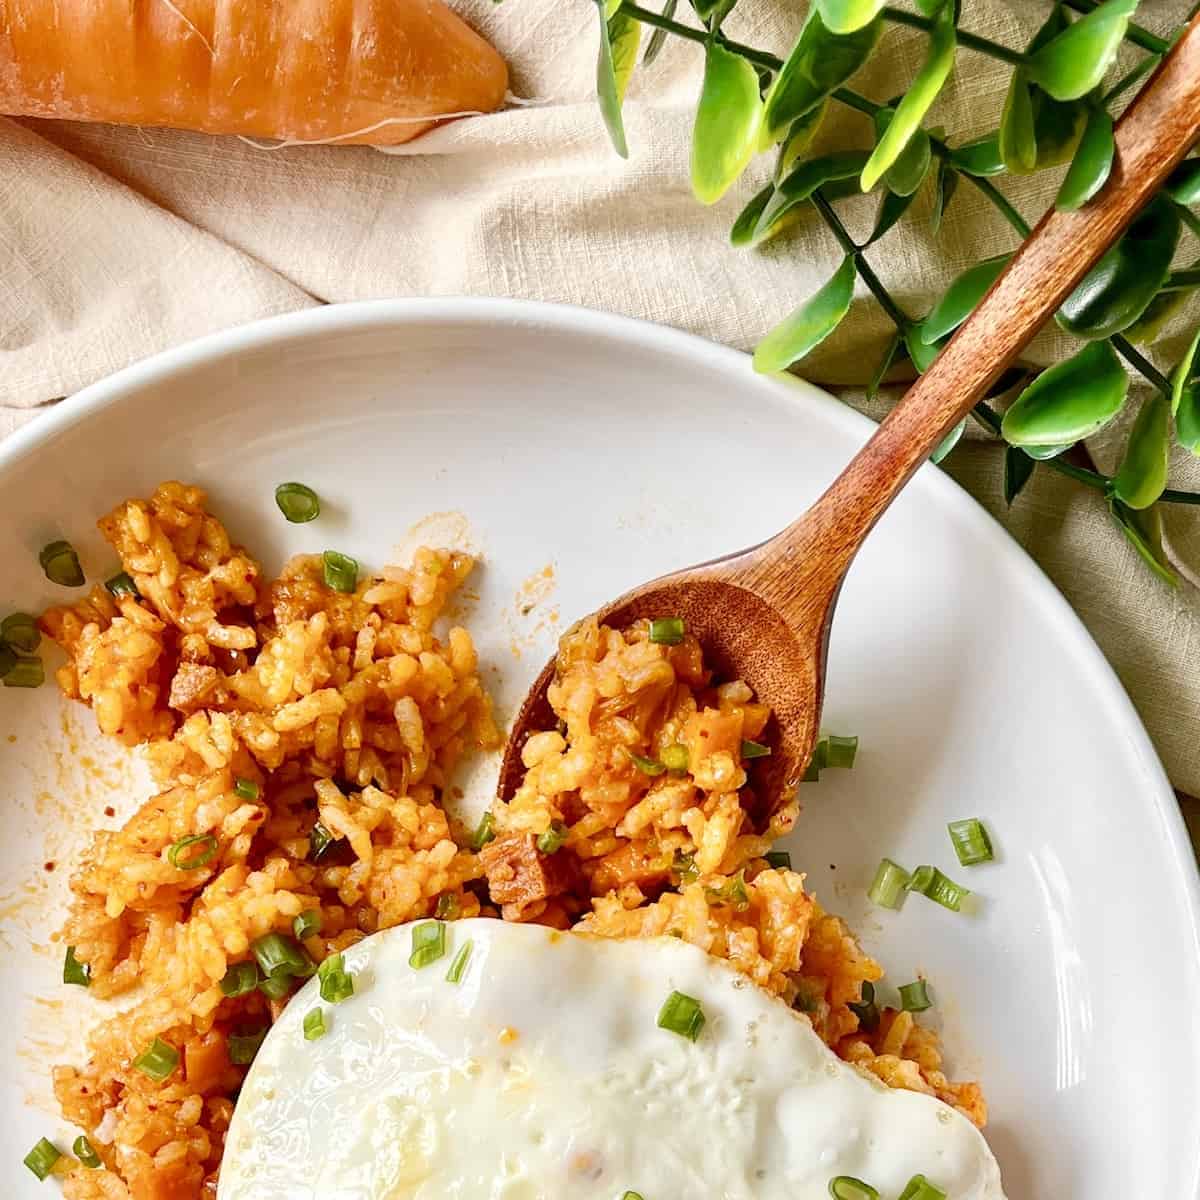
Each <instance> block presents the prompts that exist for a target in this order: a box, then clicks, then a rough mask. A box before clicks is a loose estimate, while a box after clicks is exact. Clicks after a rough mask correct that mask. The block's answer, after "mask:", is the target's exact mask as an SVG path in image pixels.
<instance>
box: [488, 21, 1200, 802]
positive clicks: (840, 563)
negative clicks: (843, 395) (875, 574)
mask: <svg viewBox="0 0 1200 1200" xmlns="http://www.w3.org/2000/svg"><path fill="white" fill-rule="evenodd" d="M1197 138H1200V17H1197V18H1196V19H1194V20H1193V21H1192V22H1191V24H1190V25H1189V27H1188V29H1187V31H1186V33H1185V34H1184V35H1183V37H1182V38H1180V40H1179V42H1178V43H1177V44H1176V46H1175V48H1174V50H1173V51H1172V52H1171V53H1170V55H1169V56H1168V57H1167V58H1166V60H1165V61H1164V62H1163V63H1162V64H1161V65H1160V67H1159V69H1158V71H1157V72H1156V73H1155V74H1154V76H1153V77H1152V78H1151V79H1150V81H1149V82H1148V83H1147V84H1146V86H1145V87H1144V88H1143V89H1142V91H1141V93H1140V95H1139V96H1138V97H1137V99H1136V100H1135V101H1134V102H1133V104H1132V105H1130V107H1129V109H1128V110H1127V111H1126V112H1125V114H1124V116H1123V117H1122V118H1121V120H1120V122H1119V123H1118V125H1117V128H1116V158H1115V162H1114V165H1113V170H1112V175H1111V177H1110V179H1109V181H1108V183H1107V184H1106V185H1105V187H1104V188H1103V189H1102V190H1101V192H1100V193H1099V194H1098V195H1097V196H1096V197H1095V198H1094V199H1093V200H1092V201H1091V202H1090V203H1088V204H1086V205H1085V206H1084V207H1083V208H1082V209H1081V210H1079V211H1077V212H1057V211H1054V210H1051V211H1050V212H1049V213H1047V214H1046V216H1044V217H1043V218H1042V220H1041V222H1040V223H1039V224H1038V226H1037V228H1036V229H1034V231H1033V232H1032V233H1031V234H1030V236H1029V237H1028V239H1027V240H1026V241H1025V244H1024V245H1023V246H1022V247H1021V248H1020V250H1019V251H1018V252H1017V254H1016V255H1015V257H1014V258H1013V260H1012V262H1010V263H1009V265H1008V268H1007V269H1006V270H1005V271H1004V273H1003V274H1002V275H1001V276H1000V278H999V279H998V280H997V281H996V283H995V285H994V286H993V287H992V289H991V291H990V292H989V293H988V294H987V296H986V297H985V298H984V299H983V301H982V303H980V304H979V306H978V307H977V308H976V309H975V311H974V312H973V313H972V314H971V315H970V317H968V319H967V320H966V321H965V322H964V323H963V325H962V326H961V327H960V328H959V330H958V332H957V333H956V334H955V336H954V338H953V340H952V341H951V342H950V343H949V344H948V345H947V346H946V347H945V349H943V350H942V352H941V354H939V355H938V358H937V361H936V362H934V364H933V365H932V366H931V367H930V368H929V370H927V371H926V372H925V374H924V375H922V376H921V377H920V378H919V379H918V380H917V381H916V382H915V383H914V384H913V385H912V387H911V388H909V390H908V392H907V394H906V395H905V396H904V398H903V399H902V400H901V401H900V403H899V404H897V405H896V407H895V408H894V409H892V411H891V412H890V413H889V414H888V416H887V417H886V419H885V420H884V421H883V423H882V424H881V425H880V426H879V428H878V429H877V430H876V431H875V433H874V434H873V435H872V436H871V439H870V440H869V441H868V442H867V444H866V445H865V446H864V447H863V448H862V450H860V451H859V452H858V454H856V455H855V457H854V458H853V459H852V460H851V462H850V465H849V466H848V467H847V468H846V469H845V471H843V472H842V474H841V475H840V476H838V478H837V479H836V480H835V481H834V482H833V484H832V485H831V486H830V488H829V490H828V491H826V492H825V494H824V495H823V496H821V498H820V499H819V500H817V502H816V503H815V504H814V505H813V506H812V508H810V509H809V510H808V512H806V513H805V514H804V515H803V516H802V517H800V518H799V519H798V520H797V521H795V522H793V523H792V524H791V525H789V526H788V527H787V528H786V529H785V530H783V532H782V533H779V534H777V535H776V536H775V537H773V538H771V540H770V541H767V542H764V543H762V544H761V545H759V546H754V547H752V548H750V549H748V550H743V551H740V552H739V553H736V554H732V555H730V556H729V557H727V558H721V559H717V560H715V561H713V562H709V563H703V564H701V565H699V566H695V567H690V568H688V569H686V570H682V571H677V572H675V573H674V574H671V575H666V576H663V577H662V578H660V579H656V580H654V581H653V582H651V583H647V584H643V585H642V586H641V587H638V588H634V589H633V591H630V592H627V593H626V594H625V595H623V596H621V597H620V598H619V599H617V600H615V601H613V602H612V603H611V604H608V605H605V606H604V607H603V608H601V609H600V610H599V611H598V613H597V616H598V617H599V618H600V620H602V621H603V622H605V623H607V624H609V625H612V626H615V627H617V628H621V627H624V626H627V625H629V624H630V623H632V622H633V621H636V620H638V619H639V618H643V617H648V618H653V617H668V616H669V617H682V618H683V619H684V621H685V622H686V624H687V628H688V630H689V631H690V632H692V633H694V634H695V635H696V636H697V637H698V638H699V639H700V642H701V644H702V645H703V647H704V651H705V656H706V659H707V660H708V662H709V663H710V664H711V665H712V666H713V667H714V668H715V669H716V671H717V672H718V674H719V676H720V677H723V678H726V679H733V678H741V679H744V680H745V681H746V682H747V683H748V684H749V685H750V687H752V688H753V689H754V692H755V694H756V696H757V697H758V698H759V699H760V700H762V701H763V702H765V703H766V704H769V705H770V706H771V709H772V712H773V714H774V716H773V720H772V723H771V724H770V725H769V726H768V729H767V733H766V735H765V740H766V741H768V742H769V744H770V745H771V749H772V753H771V756H770V757H769V758H762V759H759V760H757V763H756V766H757V767H758V769H757V771H756V772H755V775H754V777H753V786H754V792H755V796H756V797H757V803H756V806H755V807H756V809H758V811H757V812H756V813H754V814H753V815H754V816H755V818H756V819H757V820H761V819H762V818H763V817H764V816H765V815H766V814H767V813H769V812H772V811H774V809H775V808H776V807H777V806H778V805H779V804H780V803H781V802H783V801H784V800H785V799H787V798H788V797H790V796H791V794H792V792H793V789H794V788H795V786H796V785H797V784H798V783H799V781H800V779H801V777H802V776H803V774H804V770H805V768H806V767H807V765H808V762H809V759H810V758H811V756H812V752H813V746H814V744H815V741H816V736H817V730H818V728H819V723H820V718H821V700H822V696H823V693H824V688H825V660H826V652H827V649H828V645H829V627H830V622H831V621H832V618H833V611H834V606H835V604H836V603H837V598H838V593H839V591H840V590H841V586H842V580H843V579H844V578H845V576H846V571H847V570H848V568H849V566H850V564H851V562H852V561H853V559H854V556H855V554H856V553H857V552H858V548H859V547H860V546H861V545H862V543H863V541H864V539H865V538H866V536H867V534H868V533H870V531H871V529H872V527H873V526H874V524H875V522H876V521H878V520H879V518H880V516H881V515H882V514H883V512H884V510H885V509H886V508H887V506H888V505H889V504H890V503H891V502H892V500H893V499H895V497H896V495H897V494H898V493H899V491H900V489H901V488H902V487H903V486H904V485H905V483H907V482H908V480H909V479H910V478H911V476H912V474H913V472H914V471H916V469H917V468H918V467H919V466H921V464H922V463H924V462H925V460H926V459H927V458H928V457H929V454H930V452H931V451H933V450H934V449H935V448H936V447H937V445H938V443H939V442H941V441H942V439H943V438H944V437H945V436H946V435H947V433H948V432H949V431H950V430H951V429H952V428H953V427H954V426H955V425H956V424H957V423H958V422H959V421H960V420H962V418H963V417H964V416H966V415H967V413H969V412H970V410H971V408H972V407H973V406H974V404H975V403H976V402H977V401H978V400H979V399H980V398H982V396H983V395H984V393H985V392H986V391H987V388H988V386H989V385H990V384H991V383H992V382H993V381H994V380H995V379H996V378H997V377H998V376H999V375H1000V373H1001V371H1002V370H1003V369H1004V367H1005V366H1006V365H1007V364H1008V363H1009V362H1010V361H1011V360H1012V359H1013V357H1014V356H1015V355H1017V354H1018V353H1019V352H1020V351H1021V350H1022V349H1023V348H1024V347H1025V346H1026V345H1027V344H1028V342H1029V341H1030V340H1031V339H1032V338H1033V336H1034V334H1036V333H1037V331H1038V330H1039V329H1040V328H1041V326H1042V325H1043V323H1044V322H1045V321H1046V320H1047V319H1048V318H1049V317H1050V316H1051V315H1052V314H1053V313H1054V312H1055V310H1056V309H1057V308H1058V306H1059V305H1060V304H1061V303H1062V301H1063V300H1064V299H1065V298H1066V297H1067V296H1068V295H1069V294H1070V292H1071V291H1072V290H1073V289H1074V288H1075V286H1076V284H1078V283H1079V281H1080V280H1081V279H1082V278H1083V276H1084V275H1085V274H1086V273H1087V271H1088V270H1089V269H1090V268H1091V267H1092V266H1093V265H1094V264H1095V262H1096V260H1097V259H1099V258H1100V256H1101V255H1102V254H1103V253H1104V252H1105V251H1106V250H1107V249H1108V248H1109V247H1110V246H1111V245H1112V244H1113V243H1114V242H1115V241H1116V240H1117V238H1118V237H1119V236H1120V234H1121V232H1122V231H1123V230H1124V229H1125V227H1126V226H1127V225H1128V224H1129V222H1130V221H1131V220H1132V219H1133V217H1134V216H1135V215H1136V214H1137V212H1138V210H1139V209H1140V208H1141V207H1142V205H1143V204H1145V202H1146V201H1147V200H1148V199H1149V198H1150V197H1151V196H1152V195H1153V194H1154V192H1155V191H1156V190H1157V189H1158V188H1159V186H1160V185H1161V184H1162V183H1163V181H1164V180H1165V179H1166V177H1167V175H1168V174H1169V173H1170V171H1171V170H1172V168H1173V167H1175V166H1176V164H1177V163H1178V162H1179V161H1180V160H1181V159H1182V158H1183V156H1184V154H1185V153H1186V152H1187V150H1188V148H1189V147H1190V146H1191V145H1192V144H1193V143H1194V142H1195V141H1196V140H1197ZM553 678H554V662H553V660H552V661H551V662H550V663H548V664H547V666H546V667H545V669H544V670H543V671H542V673H541V674H540V675H539V676H538V678H537V680H536V681H535V683H534V685H533V687H532V688H531V690H530V692H529V694H528V696H527V697H526V699H525V702H524V704H523V705H522V707H521V711H520V712H519V713H518V715H517V719H516V722H515V723H514V725H513V729H512V732H511V733H510V735H509V739H508V744H507V746H506V747H505V751H504V759H503V762H502V764H501V770H500V779H499V785H498V794H499V796H500V798H501V799H502V800H507V799H509V798H511V796H512V795H513V793H514V792H515V791H516V788H517V786H518V784H519V783H520V781H521V778H522V776H523V774H524V767H523V765H522V763H521V747H522V746H523V745H524V743H525V740H526V738H527V737H528V736H529V735H530V734H531V733H535V732H537V731H539V730H544V729H553V728H554V723H555V717H554V713H553V712H552V711H551V709H550V706H549V702H548V701H547V699H546V688H547V687H548V685H549V684H550V682H551V681H552V680H553ZM760 806H761V807H760Z"/></svg>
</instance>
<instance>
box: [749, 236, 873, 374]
mask: <svg viewBox="0 0 1200 1200" xmlns="http://www.w3.org/2000/svg"><path fill="white" fill-rule="evenodd" d="M853 298H854V257H853V256H852V255H849V254H847V255H846V257H845V258H844V259H842V265H841V266H840V267H838V269H837V271H835V272H834V275H833V278H832V279H830V280H829V282H828V283H826V284H825V285H824V286H823V287H822V288H821V289H820V290H819V291H818V292H817V293H816V294H815V295H813V296H811V297H810V298H809V299H808V300H806V301H805V302H804V303H803V304H802V305H800V307H799V308H798V309H796V311H795V312H794V313H792V314H791V316H789V317H786V318H785V319H784V320H783V321H781V322H780V323H779V324H778V325H776V326H775V328H774V329H772V330H771V332H770V333H768V334H767V336H766V337H765V338H763V340H762V341H761V342H759V344H758V347H757V348H756V349H755V351H754V369H755V370H756V371H763V372H770V371H784V370H786V369H787V368H788V367H790V366H791V365H792V363H794V362H799V360H800V359H802V358H803V357H804V356H805V355H806V354H808V352H809V351H810V350H812V349H813V348H814V347H815V346H818V345H820V344H821V342H823V341H824V340H825V339H826V338H827V337H828V336H829V335H830V334H831V333H832V332H833V331H834V330H835V329H836V328H837V327H838V325H839V324H841V321H842V318H843V317H844V316H845V315H846V313H848V312H849V311H850V301H851V300H852V299H853Z"/></svg>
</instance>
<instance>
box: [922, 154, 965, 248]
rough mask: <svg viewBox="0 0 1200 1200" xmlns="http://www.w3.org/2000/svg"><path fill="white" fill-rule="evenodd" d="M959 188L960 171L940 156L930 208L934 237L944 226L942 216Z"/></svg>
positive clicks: (930, 220)
mask: <svg viewBox="0 0 1200 1200" xmlns="http://www.w3.org/2000/svg"><path fill="white" fill-rule="evenodd" d="M957 190H958V172H957V171H956V170H955V169H954V168H953V167H952V166H950V164H949V163H948V162H947V161H946V160H945V159H944V158H939V159H938V165H937V174H936V175H935V176H934V188H933V207H932V208H931V209H930V210H929V229H930V232H931V233H932V234H933V235H934V237H936V236H937V234H938V232H939V230H940V229H941V228H942V218H943V217H944V216H945V215H946V209H948V208H949V207H950V201H951V200H953V199H954V193H955V192H956V191H957Z"/></svg>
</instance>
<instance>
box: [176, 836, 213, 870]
mask: <svg viewBox="0 0 1200 1200" xmlns="http://www.w3.org/2000/svg"><path fill="white" fill-rule="evenodd" d="M216 856H217V839H216V838H215V837H213V835H212V834H211V833H193V834H189V835H188V836H187V837H185V838H180V839H179V841H177V842H176V843H175V844H174V845H172V846H171V848H170V849H169V850H168V851H167V861H168V862H170V864H171V866H173V867H174V868H175V869H176V870H178V871H199V870H200V868H201V867H207V866H208V864H209V863H210V862H212V860H213V859H214V858H216Z"/></svg>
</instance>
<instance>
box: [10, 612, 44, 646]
mask: <svg viewBox="0 0 1200 1200" xmlns="http://www.w3.org/2000/svg"><path fill="white" fill-rule="evenodd" d="M41 641H42V635H41V631H40V630H39V629H38V627H37V622H36V621H35V620H34V619H33V618H32V617H31V616H30V615H29V614H28V613H11V614H10V615H9V616H7V617H5V618H4V620H3V621H0V642H7V643H8V644H9V645H10V646H11V647H12V648H13V649H14V650H19V651H20V652H21V653H22V654H32V653H33V652H34V651H35V650H36V649H37V648H38V646H39V645H41Z"/></svg>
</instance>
